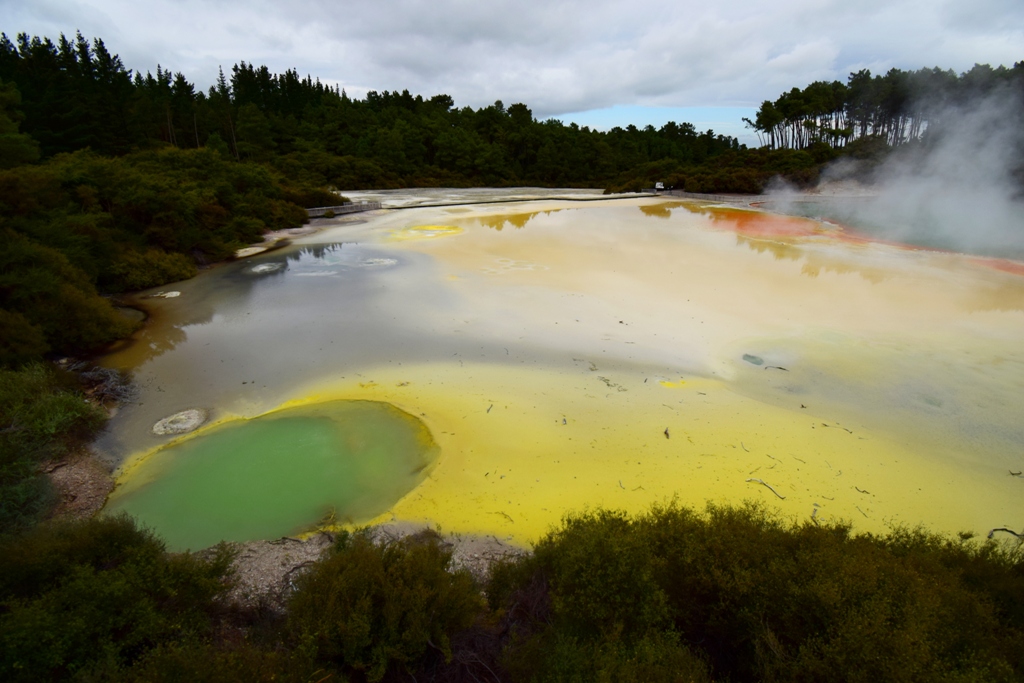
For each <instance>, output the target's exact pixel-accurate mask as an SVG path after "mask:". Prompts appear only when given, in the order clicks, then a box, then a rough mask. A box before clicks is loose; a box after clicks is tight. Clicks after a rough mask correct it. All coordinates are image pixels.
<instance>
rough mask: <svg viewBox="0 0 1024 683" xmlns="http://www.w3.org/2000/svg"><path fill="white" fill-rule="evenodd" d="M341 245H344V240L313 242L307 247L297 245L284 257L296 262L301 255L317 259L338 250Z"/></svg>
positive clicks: (299, 259) (300, 258)
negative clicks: (297, 246)
mask: <svg viewBox="0 0 1024 683" xmlns="http://www.w3.org/2000/svg"><path fill="white" fill-rule="evenodd" d="M343 246H345V243H344V242H336V243H334V244H313V245H310V246H308V247H299V248H298V249H297V250H295V251H292V252H290V253H288V254H286V255H285V258H286V259H287V260H288V261H295V262H296V263H298V262H299V261H301V260H302V257H303V256H310V257H312V258H314V259H316V260H318V261H319V260H322V259H324V258H325V257H326V256H327V255H328V254H334V253H336V252H340V251H341V248H342V247H343Z"/></svg>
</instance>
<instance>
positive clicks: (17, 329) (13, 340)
mask: <svg viewBox="0 0 1024 683" xmlns="http://www.w3.org/2000/svg"><path fill="white" fill-rule="evenodd" d="M49 350H50V345H49V344H47V343H46V336H45V335H43V331H42V330H41V329H40V328H39V326H38V325H33V324H32V323H30V322H29V320H28V318H26V317H25V316H23V315H22V314H21V313H18V312H16V311H5V310H4V309H2V308H0V367H14V366H18V365H22V364H23V363H27V362H28V361H31V360H35V359H37V358H39V357H40V356H42V355H43V354H44V353H46V352H47V351H49Z"/></svg>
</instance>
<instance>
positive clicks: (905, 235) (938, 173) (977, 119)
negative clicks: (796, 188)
mask: <svg viewBox="0 0 1024 683" xmlns="http://www.w3.org/2000/svg"><path fill="white" fill-rule="evenodd" d="M934 111H935V112H936V113H935V114H933V115H932V116H931V117H930V129H929V130H928V131H926V134H925V136H924V138H923V139H922V140H921V141H919V142H915V143H911V144H908V145H906V146H905V147H902V148H899V149H897V150H896V151H895V152H894V153H893V154H891V155H890V156H889V157H888V159H887V160H886V161H885V162H883V163H882V164H881V165H880V166H878V167H877V168H874V169H873V170H869V169H866V168H865V164H864V162H858V161H856V160H850V159H842V160H840V161H838V162H836V163H835V164H833V165H831V166H830V167H828V168H827V169H826V170H825V171H824V172H823V174H822V187H828V186H829V185H834V184H842V181H848V180H850V179H858V180H861V181H862V182H865V183H866V184H867V185H868V192H867V194H868V196H865V197H859V198H852V197H848V198H839V197H836V198H835V199H831V200H825V199H823V200H822V201H821V202H820V204H819V205H818V206H816V207H815V209H816V211H815V212H814V213H816V214H818V215H821V216H822V217H826V218H833V219H835V220H838V221H840V222H843V223H845V224H847V225H850V226H851V227H853V228H856V229H860V230H863V231H864V232H867V233H870V234H872V235H874V236H877V237H880V238H884V239H889V240H894V241H899V242H905V243H908V244H915V245H920V246H925V247H933V248H940V249H949V250H952V251H958V252H964V253H971V254H981V255H986V256H998V257H1006V258H1016V259H1022V258H1024V199H1022V190H1024V173H1022V171H1024V125H1022V124H1024V101H1022V98H1021V96H1020V94H1018V93H1015V92H1013V91H1010V90H1009V89H1004V90H1001V91H996V92H994V93H992V94H991V95H989V96H987V97H985V98H984V99H981V100H976V101H972V102H970V103H968V104H967V105H956V106H944V107H941V108H940V107H936V108H935V110H934ZM779 199H780V200H782V201H788V202H794V201H795V200H796V198H795V197H794V196H793V195H792V194H791V193H789V192H786V191H784V190H783V191H782V192H781V193H780V195H779ZM798 212H799V210H798ZM803 212H804V213H807V211H806V209H805V210H804V211H803Z"/></svg>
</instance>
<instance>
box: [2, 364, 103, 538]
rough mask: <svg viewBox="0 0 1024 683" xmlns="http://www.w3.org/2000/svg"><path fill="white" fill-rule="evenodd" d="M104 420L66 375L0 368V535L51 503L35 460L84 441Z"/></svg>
mask: <svg viewBox="0 0 1024 683" xmlns="http://www.w3.org/2000/svg"><path fill="white" fill-rule="evenodd" d="M103 421H104V415H103V412H102V411H101V410H100V409H99V408H96V407H95V406H93V405H90V404H89V403H87V402H86V401H85V400H84V398H83V396H82V392H81V391H80V389H79V387H78V385H77V382H76V381H75V379H74V377H72V376H71V375H70V374H69V373H66V372H63V371H61V370H58V369H57V368H55V367H53V366H51V365H48V364H44V363H33V364H30V365H26V366H24V367H22V368H21V369H18V370H5V369H3V368H0V534H3V533H8V532H11V531H16V530H19V529H25V528H28V527H29V526H31V525H32V524H34V523H35V522H36V521H38V520H39V518H40V517H41V516H42V515H43V514H44V513H45V512H46V511H47V509H48V506H49V503H50V502H51V500H50V499H51V493H50V487H49V481H48V480H47V479H46V476H45V475H44V474H43V473H42V472H40V470H39V465H40V463H42V462H43V461H44V460H47V459H49V458H53V457H56V456H58V455H61V454H62V453H64V452H66V451H67V450H69V449H72V448H74V447H75V446H77V445H79V444H81V443H83V442H84V441H86V440H87V439H89V438H90V437H91V436H92V435H93V434H94V433H95V432H96V430H98V429H99V428H100V427H101V426H102V424H103Z"/></svg>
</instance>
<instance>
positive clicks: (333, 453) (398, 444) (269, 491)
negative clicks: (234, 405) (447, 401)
mask: <svg viewBox="0 0 1024 683" xmlns="http://www.w3.org/2000/svg"><path fill="white" fill-rule="evenodd" d="M435 455H436V448H435V445H434V442H433V439H432V437H431V435H430V432H429V431H428V430H427V428H426V427H425V426H424V425H423V423H422V422H420V421H419V420H417V419H416V418H415V417H413V416H412V415H409V414H407V413H405V412H402V411H401V410H399V409H397V408H395V407H394V406H391V405H389V404H387V403H382V402H376V401H330V402H324V403H319V404H316V405H299V406H295V407H290V408H285V409H282V410H277V411H274V412H272V413H269V414H266V415H262V416H259V417H256V418H252V419H248V420H245V419H235V420H230V421H227V422H222V423H220V424H217V425H214V426H213V427H210V428H208V429H206V430H203V431H201V432H197V433H196V434H195V435H192V436H190V437H189V438H185V439H181V440H178V441H176V442H174V443H172V444H170V445H168V446H166V447H164V448H162V449H160V450H158V451H156V452H155V453H152V454H150V455H149V456H148V457H144V458H142V459H140V460H138V461H137V462H136V463H134V464H133V465H132V466H130V467H128V468H126V469H125V471H124V473H123V475H122V477H121V481H120V482H119V486H118V488H117V490H116V491H115V492H114V494H113V496H111V499H110V501H109V503H108V505H107V508H106V509H107V511H108V512H111V513H116V512H122V511H123V512H128V513H129V514H132V515H134V516H136V517H137V518H138V519H139V521H140V522H141V523H142V524H144V525H146V526H150V527H152V528H155V529H157V530H159V533H160V535H161V537H162V538H164V539H165V540H166V542H167V544H168V547H170V548H171V549H172V550H184V549H198V548H204V547H207V546H209V545H213V544H214V543H217V542H218V541H221V540H228V541H248V540H253V539H257V538H275V537H279V536H283V535H287V534H295V533H298V532H301V531H302V530H303V529H308V528H310V527H311V526H312V525H314V524H316V523H318V522H325V521H326V522H334V521H350V520H361V519H367V518H369V517H371V516H373V515H375V514H377V513H379V512H380V511H381V510H383V509H386V508H387V507H388V506H389V505H391V504H392V503H394V502H395V501H397V500H398V499H399V498H400V497H401V496H402V495H403V494H404V493H406V492H407V491H409V490H410V489H412V488H413V487H414V486H415V485H416V484H417V483H418V482H419V481H420V480H421V479H422V477H423V473H424V471H425V470H426V468H427V467H428V466H429V465H430V464H431V462H432V461H433V458H434V457H435Z"/></svg>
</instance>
